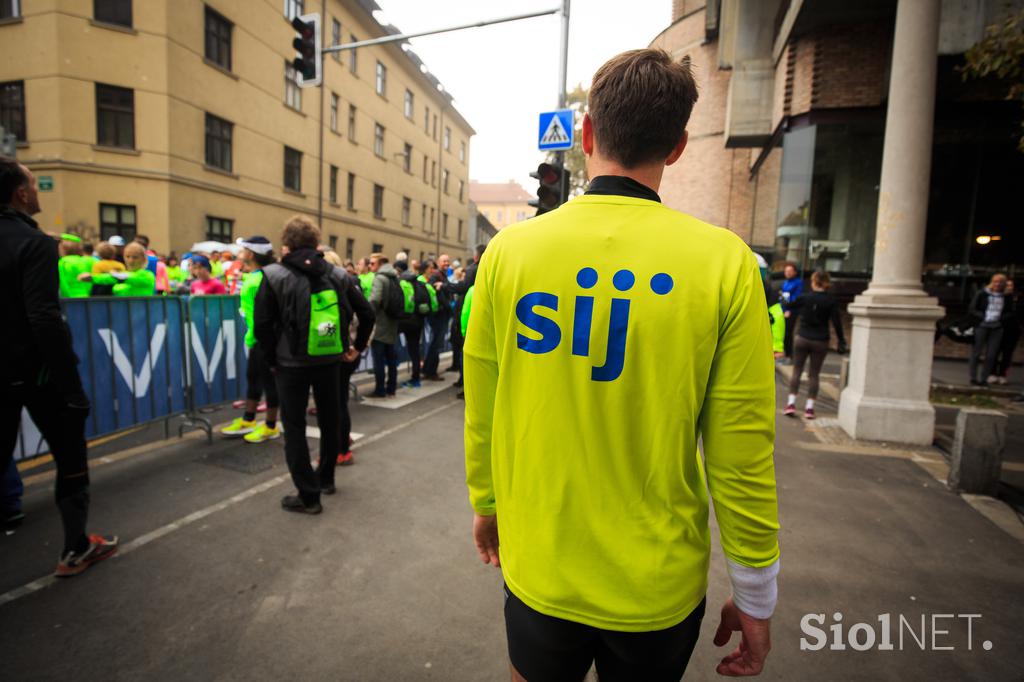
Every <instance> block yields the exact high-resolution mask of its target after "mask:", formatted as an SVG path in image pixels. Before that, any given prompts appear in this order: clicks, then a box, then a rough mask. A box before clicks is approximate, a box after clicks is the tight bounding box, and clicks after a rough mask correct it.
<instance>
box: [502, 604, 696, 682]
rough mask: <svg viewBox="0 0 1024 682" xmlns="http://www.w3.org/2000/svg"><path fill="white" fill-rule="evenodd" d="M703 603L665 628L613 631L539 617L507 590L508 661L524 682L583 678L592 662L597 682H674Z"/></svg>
mask: <svg viewBox="0 0 1024 682" xmlns="http://www.w3.org/2000/svg"><path fill="white" fill-rule="evenodd" d="M706 602H707V600H706V599H704V600H701V602H700V604H698V605H697V608H695V609H694V610H693V611H692V612H691V613H690V615H689V616H687V617H686V618H685V619H684V620H683V621H682V622H681V623H679V624H678V625H674V626H672V627H670V628H667V629H665V630H654V631H651V632H617V631H614V630H602V629H600V628H595V627H592V626H590V625H583V624H582V623H575V622H573V621H569V620H562V619H561V618H554V617H552V616H547V615H544V614H543V613H538V612H537V611H534V610H533V609H531V608H530V607H529V606H527V605H526V604H524V603H523V602H522V601H521V600H520V599H519V598H518V597H516V596H515V595H514V594H512V593H511V592H510V591H509V589H508V587H507V586H506V587H505V629H506V632H507V634H508V655H509V659H510V660H511V661H512V666H513V667H515V669H516V670H517V671H518V672H519V674H520V675H522V676H523V677H525V678H526V679H527V680H529V682H545V681H546V680H552V681H557V682H570V681H571V682H575V681H577V680H582V679H583V678H584V676H585V675H586V674H587V671H588V670H590V666H591V664H595V663H596V665H597V676H598V679H600V680H601V682H616V681H617V680H645V681H646V680H654V681H657V680H666V681H667V680H672V682H678V681H679V679H680V678H682V676H683V673H684V672H685V671H686V665H687V664H688V663H689V662H690V655H691V654H692V653H693V647H694V646H695V645H696V644H697V637H698V636H699V635H700V622H701V620H702V619H703V618H704V607H705V604H706Z"/></svg>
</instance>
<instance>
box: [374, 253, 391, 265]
mask: <svg viewBox="0 0 1024 682" xmlns="http://www.w3.org/2000/svg"><path fill="white" fill-rule="evenodd" d="M373 261H377V262H378V263H379V264H381V265H384V263H387V262H388V257H387V256H385V255H384V254H383V253H371V254H370V262H373Z"/></svg>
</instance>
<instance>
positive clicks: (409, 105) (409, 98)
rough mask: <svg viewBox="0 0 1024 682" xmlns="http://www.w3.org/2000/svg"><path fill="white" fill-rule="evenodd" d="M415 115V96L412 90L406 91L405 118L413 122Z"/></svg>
mask: <svg viewBox="0 0 1024 682" xmlns="http://www.w3.org/2000/svg"><path fill="white" fill-rule="evenodd" d="M412 113H413V94H412V90H406V91H405V117H406V118H407V119H409V120H410V121H411V120H412Z"/></svg>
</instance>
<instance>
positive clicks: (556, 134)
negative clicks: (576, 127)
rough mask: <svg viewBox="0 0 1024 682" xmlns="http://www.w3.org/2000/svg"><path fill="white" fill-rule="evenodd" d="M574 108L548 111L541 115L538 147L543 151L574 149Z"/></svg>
mask: <svg viewBox="0 0 1024 682" xmlns="http://www.w3.org/2000/svg"><path fill="white" fill-rule="evenodd" d="M572 114H573V112H572V109H560V110H558V111H546V112H544V113H543V114H541V115H540V128H539V130H538V132H537V148H538V149H540V150H541V151H550V150H555V149H572V131H573V125H572Z"/></svg>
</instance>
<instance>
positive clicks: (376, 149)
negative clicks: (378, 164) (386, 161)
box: [373, 123, 384, 158]
mask: <svg viewBox="0 0 1024 682" xmlns="http://www.w3.org/2000/svg"><path fill="white" fill-rule="evenodd" d="M373 153H374V154H376V155H377V156H379V157H381V158H384V126H382V125H381V124H379V123H374V124H373Z"/></svg>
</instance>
